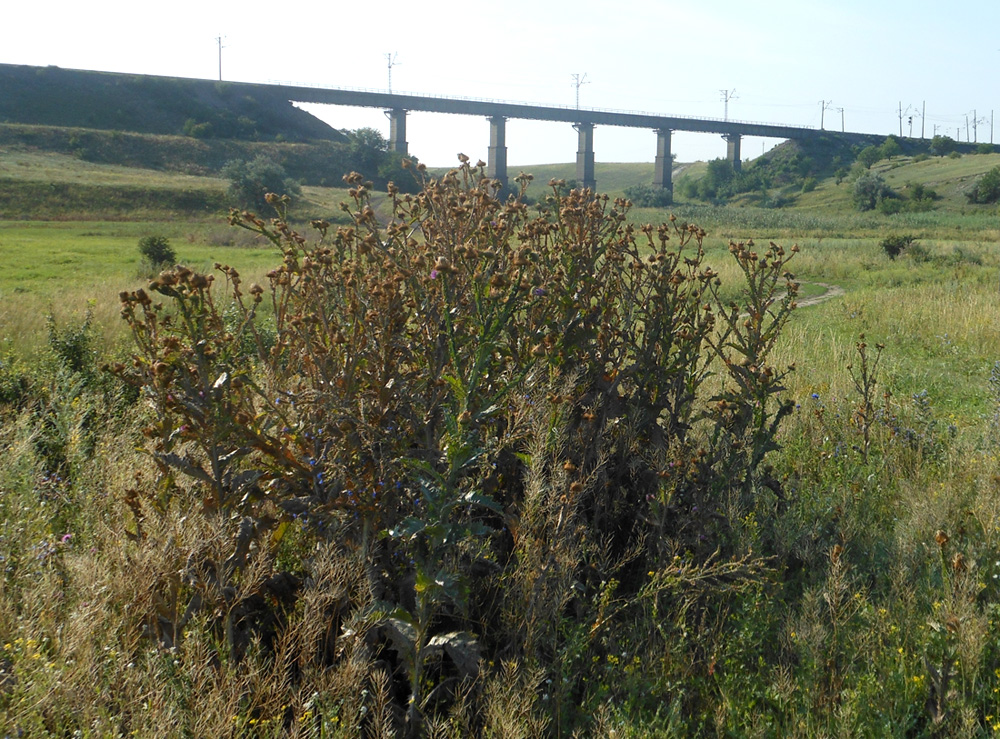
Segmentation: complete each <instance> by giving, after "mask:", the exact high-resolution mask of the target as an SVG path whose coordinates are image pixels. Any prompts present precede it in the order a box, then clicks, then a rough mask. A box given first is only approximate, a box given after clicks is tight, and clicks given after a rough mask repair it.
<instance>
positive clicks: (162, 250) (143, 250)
mask: <svg viewBox="0 0 1000 739" xmlns="http://www.w3.org/2000/svg"><path fill="white" fill-rule="evenodd" d="M139 254H140V255H142V259H143V260H144V261H145V262H147V263H148V264H150V265H151V266H152V267H154V268H159V267H161V266H168V267H169V266H173V265H174V264H176V263H177V254H176V253H175V252H174V249H173V247H172V246H170V240H169V239H168V238H167V237H166V236H158V235H151V236H143V237H142V238H141V239H139Z"/></svg>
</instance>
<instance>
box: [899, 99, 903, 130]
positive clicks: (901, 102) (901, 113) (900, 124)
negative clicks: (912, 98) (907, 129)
mask: <svg viewBox="0 0 1000 739" xmlns="http://www.w3.org/2000/svg"><path fill="white" fill-rule="evenodd" d="M899 138H903V101H902V100H900V101H899Z"/></svg>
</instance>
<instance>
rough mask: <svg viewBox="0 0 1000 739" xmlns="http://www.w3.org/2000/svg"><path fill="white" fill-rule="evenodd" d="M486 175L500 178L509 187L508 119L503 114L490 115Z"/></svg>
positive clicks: (501, 182)
mask: <svg viewBox="0 0 1000 739" xmlns="http://www.w3.org/2000/svg"><path fill="white" fill-rule="evenodd" d="M486 159H487V162H486V175H487V176H488V177H489V178H490V179H494V180H500V184H501V185H503V188H504V190H506V189H507V119H506V118H504V117H503V116H502V115H495V116H491V117H490V149H489V155H488V156H487V157H486Z"/></svg>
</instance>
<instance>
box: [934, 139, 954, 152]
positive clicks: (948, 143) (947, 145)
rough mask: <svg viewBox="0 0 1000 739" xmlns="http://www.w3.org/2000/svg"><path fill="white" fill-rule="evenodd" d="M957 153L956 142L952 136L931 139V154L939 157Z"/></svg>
mask: <svg viewBox="0 0 1000 739" xmlns="http://www.w3.org/2000/svg"><path fill="white" fill-rule="evenodd" d="M954 151H955V140H954V139H953V138H951V137H950V136H935V137H934V138H932V139H931V145H930V152H931V154H935V155H937V156H944V155H945V154H948V153H952V152H954Z"/></svg>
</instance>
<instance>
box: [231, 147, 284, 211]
mask: <svg viewBox="0 0 1000 739" xmlns="http://www.w3.org/2000/svg"><path fill="white" fill-rule="evenodd" d="M222 176H223V177H225V178H226V179H228V180H229V188H228V189H227V190H226V195H227V197H229V198H230V199H231V200H233V201H235V202H236V203H237V204H238V205H239V206H240V207H242V208H246V209H247V210H253V211H257V212H266V211H267V210H268V209H269V207H270V206H269V205H268V204H267V200H266V199H265V198H266V196H267V194H268V193H269V192H273V193H275V194H277V195H300V194H301V193H302V188H301V187H299V183H298V182H296V181H295V180H293V179H291V178H289V177H288V175H287V174H286V173H285V168H284V167H282V166H281V165H280V164H278V163H277V162H275V161H274V160H273V159H271V158H270V157H267V156H264V155H258V156H256V157H254V158H253V159H251V160H250V161H246V160H243V159H234V160H231V161H229V162H226V165H225V166H224V167H223V168H222Z"/></svg>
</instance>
